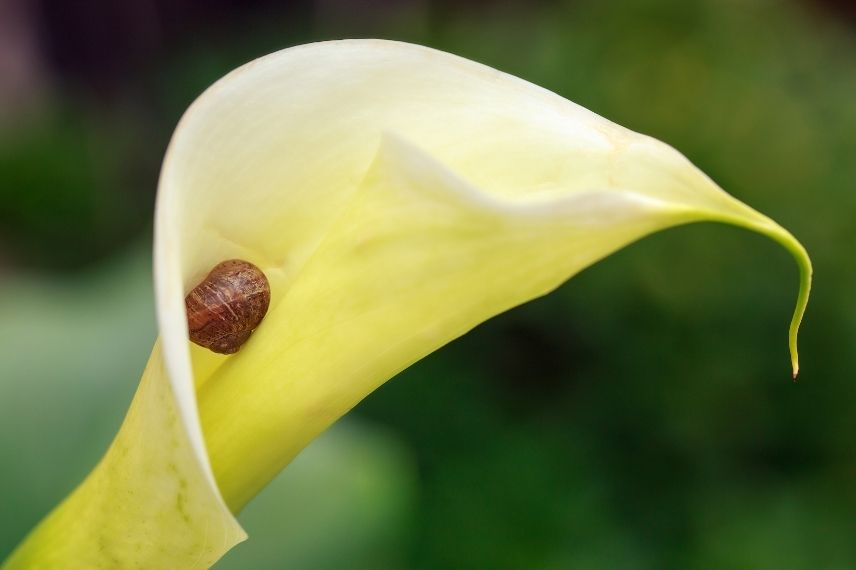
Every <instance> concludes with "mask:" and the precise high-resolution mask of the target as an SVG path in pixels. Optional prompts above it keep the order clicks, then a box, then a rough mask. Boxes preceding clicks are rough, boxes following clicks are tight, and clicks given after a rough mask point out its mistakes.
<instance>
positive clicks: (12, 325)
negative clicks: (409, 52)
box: [0, 0, 856, 570]
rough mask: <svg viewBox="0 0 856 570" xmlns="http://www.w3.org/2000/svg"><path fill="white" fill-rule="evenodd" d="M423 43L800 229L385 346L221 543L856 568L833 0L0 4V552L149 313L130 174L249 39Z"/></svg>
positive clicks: (728, 237)
mask: <svg viewBox="0 0 856 570" xmlns="http://www.w3.org/2000/svg"><path fill="white" fill-rule="evenodd" d="M368 36H374V37H386V38H394V39H402V40H408V41H414V42H418V43H423V44H427V45H430V46H433V47H437V48H440V49H443V50H447V51H451V52H453V53H457V54H460V55H463V56H465V57H469V58H471V59H475V60H477V61H480V62H483V63H486V64H488V65H492V66H494V67H497V68H499V69H502V70H504V71H508V72H510V73H513V74H515V75H519V76H521V77H523V78H525V79H528V80H530V81H532V82H534V83H537V84H539V85H543V86H545V87H547V88H549V89H552V90H554V91H556V92H558V93H560V94H561V95H563V96H565V97H567V98H569V99H571V100H573V101H576V102H578V103H580V104H582V105H584V106H586V107H588V108H590V109H592V110H594V111H596V112H598V113H600V114H602V115H604V116H606V117H607V118H609V119H612V120H614V121H616V122H618V123H620V124H623V125H625V126H627V127H629V128H632V129H634V130H638V131H641V132H644V133H647V134H650V135H653V136H655V137H657V138H660V139H662V140H665V141H667V142H669V143H670V144H672V145H674V146H675V147H677V148H678V149H680V150H681V151H682V152H684V153H685V154H686V155H687V156H688V157H689V158H690V159H691V160H692V161H693V162H695V163H696V164H697V165H698V166H699V167H701V168H702V169H703V170H704V171H705V172H707V173H708V174H710V175H711V176H712V177H713V178H714V179H715V180H717V181H718V182H719V183H720V184H721V185H722V186H723V187H724V188H726V189H727V190H728V191H730V192H731V193H732V194H734V195H735V196H736V197H738V198H739V199H741V200H743V201H745V202H747V203H748V204H750V205H752V206H754V207H755V208H757V209H759V210H761V211H763V212H765V213H767V214H769V215H770V216H771V217H773V218H774V219H776V220H778V221H779V222H780V223H782V224H783V225H784V226H785V227H787V228H789V229H790V230H791V231H793V233H794V234H795V235H796V236H797V237H798V238H799V239H800V240H801V241H802V242H803V244H804V245H805V246H806V247H807V248H808V250H809V252H810V253H811V254H812V257H813V260H814V263H815V270H816V271H815V274H816V287H815V291H814V297H813V300H812V304H811V305H810V307H809V312H808V315H807V318H806V320H805V323H804V327H803V333H802V339H801V348H802V350H801V356H802V365H803V371H802V375H801V377H800V380H799V382H798V383H796V384H793V383H791V381H790V376H789V361H788V356H787V345H786V331H787V324H788V320H789V318H790V312H791V309H792V304H793V301H794V298H795V294H796V286H797V276H796V269H795V267H794V264H793V263H792V262H791V260H790V259H788V257H787V254H786V253H785V252H783V251H781V250H780V248H779V247H778V246H776V245H775V244H773V243H772V242H769V241H767V240H765V239H763V238H760V237H758V236H755V235H753V234H749V233H747V232H744V231H740V230H736V229H733V228H728V227H722V226H713V225H694V226H689V227H684V228H679V229H675V230H670V231H667V232H665V233H662V234H658V235H655V236H652V237H650V238H647V239H645V240H643V241H642V242H640V243H638V244H634V245H633V246H631V247H629V248H627V249H626V250H623V251H621V252H619V253H617V254H616V255H614V256H612V257H610V258H608V259H607V260H605V261H604V262H601V263H599V264H597V265H596V266H594V267H593V268H591V269H589V270H587V271H585V272H584V273H583V274H581V275H579V276H578V277H576V278H574V279H573V280H571V281H570V282H569V283H568V284H566V285H565V286H563V287H562V288H561V289H560V290H559V291H557V292H555V293H553V294H552V295H550V296H548V297H546V298H544V299H540V300H538V301H535V302H533V303H530V304H528V305H526V306H524V307H520V308H518V309H516V310H513V311H511V312H509V313H507V314H504V315H502V316H500V317H498V318H496V319H494V320H492V321H490V322H488V323H486V324H485V325H483V326H481V327H479V328H478V329H477V330H476V331H474V332H472V333H470V334H469V335H468V336H466V337H464V338H463V339H460V340H458V341H456V342H454V343H452V344H451V345H450V346H448V347H445V348H444V349H442V350H440V351H439V352H437V353H436V354H434V355H432V356H431V357H429V358H427V359H425V360H424V361H422V362H420V363H419V364H417V365H415V366H413V367H412V368H410V369H409V370H407V371H405V372H404V373H402V374H401V375H400V376H399V377H398V378H396V379H395V380H393V381H391V382H389V383H388V384H386V385H385V386H384V387H382V388H381V389H380V390H378V391H377V392H376V393H374V394H372V395H371V396H370V397H369V398H367V399H366V400H365V401H364V402H363V403H362V404H361V405H360V406H359V407H358V408H357V409H356V410H354V411H353V412H352V413H351V414H350V415H349V416H348V417H347V418H346V419H345V420H343V421H342V422H340V423H339V424H338V425H337V426H336V427H334V428H333V429H332V430H331V431H330V432H328V433H327V434H326V435H325V436H323V437H322V438H321V439H319V440H318V441H317V442H316V443H314V444H313V445H312V446H310V447H309V448H308V449H307V451H306V452H304V453H303V454H302V455H301V456H300V457H299V458H298V460H297V461H296V462H295V463H294V464H293V465H292V466H291V467H289V468H288V469H287V470H286V471H285V472H284V473H283V475H282V476H280V477H279V478H278V479H277V480H276V481H275V482H274V484H272V485H271V486H270V487H269V488H268V489H267V490H266V491H265V492H264V493H263V494H262V495H261V496H260V497H259V498H258V499H257V500H255V501H254V502H253V503H252V504H251V505H250V506H249V507H248V508H247V509H246V511H245V512H244V514H243V515H242V518H241V520H242V522H243V523H244V524H245V526H246V528H247V529H248V531H249V533H250V535H251V538H250V541H249V542H248V543H246V544H244V545H241V546H239V547H238V548H236V549H235V550H234V551H232V552H231V553H230V554H228V555H227V556H226V558H225V559H224V560H223V561H222V562H221V563H220V564H219V565H218V566H217V567H218V568H225V569H229V568H231V569H247V568H254V569H255V568H258V569H276V568H286V567H287V568H306V569H311V570H315V569H321V570H325V569H334V568H348V569H356V570H360V569H365V570H369V569H372V570H374V569H379V568H389V569H399V568H401V569H438V568H443V569H446V568H450V569H452V568H454V569H457V568H460V569H484V568H491V569H501V570H504V569H509V570H511V569H533V568H535V569H550V570H552V569H564V568H595V569H600V568H608V569H623V568H627V569H635V568H698V569H718V568H729V569H730V568H737V569H739V568H753V569H754V568H776V569H803V568H805V569H827V568H828V569H847V568H856V445H854V443H853V434H854V432H855V431H856V383H854V376H856V350H854V348H856V342H854V341H856V263H854V262H856V253H854V251H856V187H854V180H856V5H854V4H853V3H851V2H849V1H846V0H841V1H839V2H836V1H833V0H827V1H825V2H819V1H817V0H815V1H809V0H802V1H796V0H794V1H784V0H702V1H687V0H641V1H636V2H624V3H621V2H604V1H599V0H576V1H570V0H568V1H547V0H544V1H540V2H535V1H530V2H523V1H522V0H521V1H520V2H513V1H502V2H491V1H487V0H482V1H468V2H456V1H453V0H442V1H441V0H407V1H393V0H383V1H381V0H361V1H359V2H354V1H348V0H300V1H295V2H274V1H267V0H254V1H239V0H208V1H205V0H173V1H168V0H127V1H125V2H109V1H108V0H103V1H100V2H62V1H58V2H52V1H49V0H42V1H39V2H28V1H27V0H4V1H3V2H2V3H0V559H3V558H4V557H5V555H6V554H8V553H9V551H10V550H11V549H12V548H13V547H14V546H15V544H17V543H18V541H20V539H21V538H22V537H23V535H24V534H25V533H26V532H27V531H28V530H29V529H30V528H32V527H33V525H34V524H36V522H37V521H38V520H39V519H40V518H41V517H42V516H43V515H44V514H45V513H46V511H47V510H48V509H50V507H51V506H53V505H55V504H56V503H57V501H59V500H60V499H61V498H62V497H63V496H64V495H66V494H67V493H68V492H69V491H70V490H71V489H72V488H73V487H74V485H75V484H76V483H77V482H79V481H80V480H81V478H82V477H83V476H84V475H85V474H86V473H87V472H88V471H89V469H90V468H91V467H92V466H93V465H94V463H95V462H96V461H97V459H98V458H99V457H100V455H101V454H102V453H103V451H104V449H105V448H106V446H107V444H108V443H109V441H110V439H111V438H112V436H113V434H114V433H115V431H116V429H117V427H118V424H119V422H120V421H121V419H122V417H123V415H124V412H125V409H126V407H127V404H128V402H129V401H130V397H131V395H132V393H133V390H134V389H135V387H136V384H137V381H138V378H139V374H140V372H141V370H142V368H143V365H144V363H145V360H146V358H147V356H148V351H149V349H150V346H151V344H152V342H153V340H154V337H155V334H156V331H155V325H154V315H153V301H152V288H151V283H150V281H151V275H150V253H151V251H150V241H151V233H152V226H151V220H152V207H153V200H154V192H155V188H156V180H157V173H158V168H159V164H160V160H161V158H162V156H163V153H164V150H165V147H166V144H167V142H168V140H169V137H170V134H171V132H172V130H173V128H174V126H175V124H176V122H177V120H178V118H179V117H180V115H181V113H182V112H183V111H184V109H185V108H186V107H187V106H188V105H189V104H190V102H191V101H192V100H193V99H194V98H195V97H196V95H198V94H199V93H200V92H201V91H202V90H203V89H204V88H205V87H206V86H208V85H209V84H210V83H212V82H213V81H214V80H216V79H217V78H219V77H220V76H222V75H223V74H224V73H226V72H227V71H229V70H231V69H232V68H234V67H236V66H238V65H240V64H241V63H244V62H246V61H248V60H250V59H252V58H254V57H256V56H260V55H263V54H265V53H268V52H271V51H275V50H277V49H280V48H283V47H287V46H290V45H294V44H299V43H304V42H307V41H312V40H318V39H331V38H340V37H368Z"/></svg>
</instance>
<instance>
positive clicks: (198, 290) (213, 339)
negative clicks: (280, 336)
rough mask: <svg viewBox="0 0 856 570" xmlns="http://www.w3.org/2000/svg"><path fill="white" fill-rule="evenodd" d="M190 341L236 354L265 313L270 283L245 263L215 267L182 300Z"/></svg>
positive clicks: (235, 262)
mask: <svg viewBox="0 0 856 570" xmlns="http://www.w3.org/2000/svg"><path fill="white" fill-rule="evenodd" d="M184 305H185V307H186V309H187V328H188V329H189V331H190V340H191V341H193V342H195V343H196V344H198V345H199V346H204V347H205V348H208V349H210V350H212V351H214V352H217V353H219V354H233V353H235V352H238V349H240V348H241V345H242V344H244V343H245V342H247V339H248V338H250V335H251V334H252V333H253V330H254V329H255V328H256V327H257V326H259V323H260V322H261V321H262V319H263V318H264V316H265V313H267V310H268V305H270V284H269V283H268V280H267V277H265V274H264V273H262V271H261V269H259V268H258V267H256V266H255V265H253V264H252V263H250V262H248V261H243V260H241V259H230V260H229V261H224V262H222V263H219V264H217V265H216V266H215V267H214V269H212V270H211V272H210V273H209V274H208V276H207V277H205V279H203V280H202V282H201V283H200V284H199V285H197V286H196V287H194V288H193V290H192V291H190V293H188V294H187V297H185V299H184Z"/></svg>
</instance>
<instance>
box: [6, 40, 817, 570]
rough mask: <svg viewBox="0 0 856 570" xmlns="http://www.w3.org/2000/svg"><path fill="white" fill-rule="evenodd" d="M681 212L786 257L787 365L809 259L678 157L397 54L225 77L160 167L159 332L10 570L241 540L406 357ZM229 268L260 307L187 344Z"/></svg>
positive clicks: (521, 86)
mask: <svg viewBox="0 0 856 570" xmlns="http://www.w3.org/2000/svg"><path fill="white" fill-rule="evenodd" d="M694 221H720V222H725V223H731V224H735V225H738V226H742V227H746V228H749V229H752V230H755V231H758V232H760V233H763V234H765V235H768V236H770V237H771V238H773V239H775V240H776V241H778V242H779V243H781V244H782V245H783V246H785V247H786V248H787V249H788V250H789V251H791V253H793V254H794V256H795V258H796V260H797V262H798V265H799V267H800V271H801V287H800V295H799V298H798V302H797V309H796V312H795V314H794V318H793V322H792V325H791V336H790V346H791V350H792V360H793V365H794V372H796V370H797V354H796V331H797V327H798V325H799V321H800V319H801V316H802V313H803V311H804V308H805V304H806V302H807V296H808V289H809V285H810V274H811V267H810V262H809V260H808V257H807V255H806V253H805V251H804V250H803V248H802V247H801V246H800V244H799V243H798V242H797V241H796V240H795V239H794V238H793V237H792V236H791V235H790V234H789V233H788V232H787V231H785V230H784V229H782V228H781V227H779V226H778V225H777V224H775V222H773V221H772V220H770V219H769V218H767V217H765V216H763V215H762V214H760V213H758V212H756V211H754V210H752V209H751V208H749V207H748V206H746V205H744V204H742V203H741V202H739V201H737V200H736V199H734V198H733V197H731V196H729V195H728V194H726V193H725V192H724V191H722V190H721V189H720V188H719V187H717V186H716V184H714V183H713V182H712V181H711V180H710V179H709V178H707V177H706V176H705V175H704V174H702V173H701V172H700V171H699V170H698V169H696V168H695V167H694V166H692V164H690V163H689V162H688V161H687V160H686V159H685V158H684V157H683V156H682V155H680V154H679V153H678V152H677V151H675V150H674V149H672V148H671V147H669V146H667V145H665V144H663V143H661V142H659V141H656V140H654V139H652V138H650V137H646V136H643V135H639V134H637V133H633V132H631V131H628V130H627V129H624V128H623V127H620V126H618V125H616V124H614V123H611V122H610V121H608V120H606V119H604V118H602V117H600V116H598V115H596V114H594V113H592V112H590V111H587V110H586V109H583V108H581V107H579V106H578V105H575V104H574V103H571V102H569V101H567V100H565V99H563V98H561V97H559V96H558V95H556V94H554V93H551V92H549V91H546V90H544V89H542V88H539V87H537V86H534V85H532V84H530V83H527V82H526V81H523V80H521V79H518V78H515V77H512V76H509V75H506V74H504V73H501V72H498V71H496V70H494V69H491V68H488V67H485V66H482V65H479V64H477V63H474V62H471V61H468V60H465V59H462V58H459V57H456V56H452V55H449V54H446V53H443V52H439V51H435V50H431V49H428V48H424V47H420V46H415V45H410V44H404V43H399V42H390V41H379V40H345V41H337V42H324V43H317V44H309V45H305V46H298V47H295V48H290V49H287V50H283V51H281V52H278V53H275V54H272V55H269V56H267V57H264V58H261V59H259V60H257V61H254V62H252V63H250V64H247V65H245V66H243V67H241V68H240V69H238V70H236V71H234V72H232V73H231V74H229V75H227V76H226V77H224V78H223V79H221V80H220V81H219V82H217V83H216V84H215V85H214V86H212V87H211V88H210V89H208V90H207V91H206V92H205V93H204V94H203V95H202V96H201V97H200V98H199V99H198V100H197V101H196V102H195V103H194V104H193V105H192V106H191V108H190V109H189V110H188V111H187V113H186V114H185V116H184V118H183V119H182V120H181V122H180V124H179V126H178V128H177V129H176V132H175V135H174V136H173V139H172V142H171V143H170V146H169V150H168V152H167V156H166V159H165V161H164V165H163V169H162V173H161V179H160V186H159V194H158V203H157V213H156V221H155V224H156V237H155V285H156V294H157V312H158V315H157V316H158V323H159V327H160V339H159V341H158V343H157V344H156V346H155V349H154V351H153V353H152V357H151V359H150V362H149V365H148V367H147V369H146V372H145V373H144V375H143V380H142V382H141V385H140V388H139V391H138V393H137V395H136V396H135V398H134V402H133V404H132V406H131V410H130V411H129V414H128V417H127V419H126V421H125V423H124V424H123V426H122V428H121V430H120V433H119V435H118V436H117V438H116V440H115V441H114V443H113V445H112V446H111V448H110V450H109V451H108V452H107V454H106V456H105V457H104V459H103V460H102V461H101V463H100V464H99V465H98V466H97V467H96V469H95V470H94V471H93V473H92V474H91V475H90V476H89V477H88V478H87V479H86V480H85V481H84V483H83V484H82V485H81V486H80V487H79V488H78V489H77V490H76V491H75V492H74V493H73V494H72V495H71V496H70V497H69V498H68V499H67V500H66V501H65V502H64V503H62V504H61V505H60V506H59V507H58V508H57V509H56V510H55V511H54V512H53V513H52V514H51V515H49V517H48V518H46V519H45V521H44V522H43V523H42V524H41V525H40V526H39V527H37V529H36V530H35V531H34V532H33V533H32V534H31V535H30V537H29V538H28V539H27V540H26V541H25V542H24V543H23V545H22V546H21V547H20V548H19V550H18V551H16V553H15V554H13V556H12V558H11V559H10V560H9V561H7V565H6V566H4V569H13V568H15V569H17V568H31V567H37V568H78V567H79V568H114V567H123V568H134V567H142V568H161V567H163V568H205V567H208V566H210V565H211V564H213V563H214V562H216V560H217V559H219V557H220V556H222V555H223V554H224V553H225V552H226V551H227V550H228V549H229V548H231V546H233V545H234V544H235V543H237V542H239V541H240V540H242V539H243V538H245V534H244V532H243V531H242V530H241V528H240V526H239V524H238V523H237V522H236V520H235V519H234V516H233V514H232V513H233V512H237V511H239V510H240V508H241V507H242V506H243V505H244V504H246V502H247V501H249V500H250V499H251V498H252V497H253V496H254V495H255V494H256V493H257V492H258V491H259V490H261V489H262V488H263V487H264V485H265V484H267V482H268V481H270V479H271V478H273V477H274V475H276V473H278V472H279V471H280V470H281V469H282V468H283V467H284V466H285V465H286V464H287V463H288V462H289V461H290V460H291V459H292V458H293V457H294V456H295V455H296V454H297V453H298V452H299V451H300V450H301V449H302V448H303V447H304V446H305V445H306V444H307V443H308V442H310V441H311V440H312V439H313V438H314V437H315V436H317V435H318V434H319V433H320V432H321V431H323V430H324V429H325V428H327V427H328V426H329V425H330V424H331V423H333V422H334V421H335V420H336V419H338V418H339V417H340V416H342V415H343V414H344V413H345V412H347V411H348V410H349V409H350V408H352V407H353V406H354V405H355V404H357V403H358V402H359V401H360V400H361V399H362V398H364V397H365V396H366V395H367V394H369V393H370V392H371V391H372V390H374V389H375V388H376V387H378V386H379V385H380V384H382V383H383V382H385V381H386V380H387V379H389V378H390V377H392V376H393V375H394V374H396V373H397V372H398V371H400V370H402V369H403V368H405V367H407V366H409V365H410V364H412V363H413V362H415V361H417V360H419V359H420V358H422V357H424V356H425V355H426V354H428V353H430V352H432V351H433V350H435V349H437V348H439V347H440V346H442V345H443V344H445V343H447V342H449V341H450V340H452V339H454V338H456V337H458V336H460V335H462V334H463V333H465V332H466V331H468V330H470V329H471V328H473V327H474V326H476V325H477V324H479V323H481V322H483V321H484V320H486V319H489V318H490V317H492V316H494V315H496V314H498V313H500V312H502V311H505V310H507V309H509V308H511V307H514V306H516V305H518V304H521V303H523V302H526V301H528V300H530V299H532V298H535V297H538V296H540V295H543V294H545V293H547V292H549V291H551V290H553V289H555V288H556V287H557V286H559V285H560V284H561V283H563V282H564V281H566V280H567V279H568V278H569V277H571V276H572V275H574V274H575V273H577V272H579V271H580V270H581V269H583V268H585V267H587V266H588V265H591V264H592V263H594V262H596V261H597V260H599V259H601V258H603V257H605V256H606V255H609V254H610V253H612V252H613V251H615V250H616V249H619V248H621V247H623V246H625V245H627V244H629V243H631V242H633V241H635V240H637V239H639V238H641V237H643V236H645V235H648V234H650V233H652V232H655V231H658V230H661V229H664V228H667V227H672V226H676V225H680V224H685V223H689V222H694ZM232 258H239V259H245V260H247V261H249V262H251V263H254V264H255V265H257V266H259V267H260V268H261V269H262V270H263V271H264V272H265V274H266V275H267V277H268V280H269V281H270V286H271V304H270V309H269V312H268V315H267V316H266V317H265V319H264V321H263V322H262V323H261V325H260V326H259V328H258V329H257V330H256V331H255V332H254V333H253V336H252V337H251V338H250V340H249V341H248V342H247V343H246V345H244V346H243V348H242V349H241V350H240V352H238V353H237V354H235V355H232V356H221V355H216V354H213V353H210V352H207V351H205V350H204V349H200V348H198V347H195V346H191V345H190V344H189V342H188V336H187V323H186V319H185V315H184V304H183V299H184V295H185V293H186V292H187V291H188V290H189V289H191V288H192V287H193V286H194V285H195V284H196V283H197V282H198V281H199V280H200V279H201V278H202V277H204V275H205V274H206V273H207V272H208V271H209V270H210V269H211V268H212V267H213V266H214V265H216V264H217V263H219V262H220V261H223V260H225V259H232ZM450 405H451V403H450ZM69 529H71V530H69Z"/></svg>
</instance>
